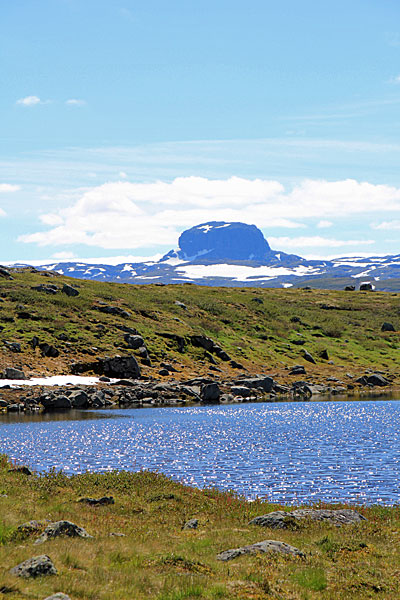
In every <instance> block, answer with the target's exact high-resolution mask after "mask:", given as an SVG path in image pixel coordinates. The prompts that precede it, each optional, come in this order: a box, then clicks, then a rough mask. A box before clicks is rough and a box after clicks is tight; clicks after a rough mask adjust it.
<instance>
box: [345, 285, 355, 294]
mask: <svg viewBox="0 0 400 600" xmlns="http://www.w3.org/2000/svg"><path fill="white" fill-rule="evenodd" d="M355 289H356V286H355V285H346V287H345V288H344V291H345V292H354V290H355Z"/></svg>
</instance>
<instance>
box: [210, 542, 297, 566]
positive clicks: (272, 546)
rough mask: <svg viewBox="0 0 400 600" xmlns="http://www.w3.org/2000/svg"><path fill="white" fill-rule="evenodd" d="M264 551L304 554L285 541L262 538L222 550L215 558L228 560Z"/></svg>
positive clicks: (294, 554)
mask: <svg viewBox="0 0 400 600" xmlns="http://www.w3.org/2000/svg"><path fill="white" fill-rule="evenodd" d="M266 552H277V553H278V554H286V555H291V556H299V557H301V558H303V557H304V556H305V554H304V553H303V552H301V551H300V550H299V549H298V548H295V547H294V546H290V545H289V544H286V543H285V542H279V541H276V540H264V541H263V542H257V543H256V544H251V545H249V546H242V547H240V548H234V549H232V550H224V552H221V553H220V554H218V555H217V560H222V561H228V560H233V559H234V558H238V557H239V556H243V555H244V554H265V553H266Z"/></svg>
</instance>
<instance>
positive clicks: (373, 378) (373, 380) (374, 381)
mask: <svg viewBox="0 0 400 600" xmlns="http://www.w3.org/2000/svg"><path fill="white" fill-rule="evenodd" d="M367 384H369V385H380V386H384V385H390V381H389V380H388V379H386V377H384V376H383V375H379V373H374V374H373V375H369V377H367Z"/></svg>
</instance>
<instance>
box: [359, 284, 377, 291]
mask: <svg viewBox="0 0 400 600" xmlns="http://www.w3.org/2000/svg"><path fill="white" fill-rule="evenodd" d="M373 291H374V286H373V285H372V283H362V284H361V285H360V292H373Z"/></svg>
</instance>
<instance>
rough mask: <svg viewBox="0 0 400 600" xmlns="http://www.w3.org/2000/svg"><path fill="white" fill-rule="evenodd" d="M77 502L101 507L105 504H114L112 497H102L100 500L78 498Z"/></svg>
mask: <svg viewBox="0 0 400 600" xmlns="http://www.w3.org/2000/svg"><path fill="white" fill-rule="evenodd" d="M78 502H82V503H83V504H89V506H103V505H105V504H115V502H114V498H113V497H112V496H103V497H102V498H97V499H96V498H79V500H78Z"/></svg>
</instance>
